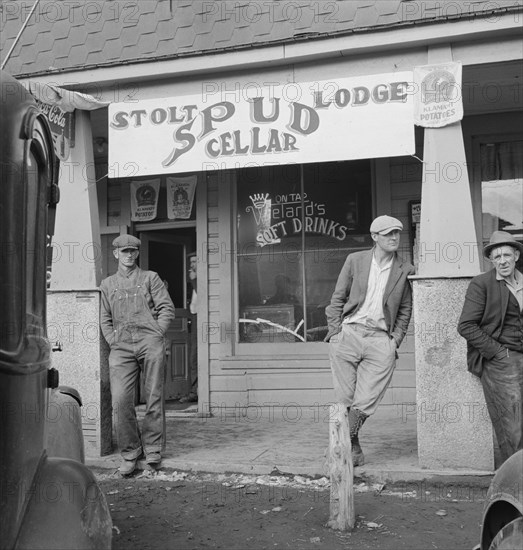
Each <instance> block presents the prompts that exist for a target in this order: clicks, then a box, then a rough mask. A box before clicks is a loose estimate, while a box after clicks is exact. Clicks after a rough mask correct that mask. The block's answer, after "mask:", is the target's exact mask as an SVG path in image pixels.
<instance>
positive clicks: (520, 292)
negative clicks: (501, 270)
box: [496, 269, 523, 311]
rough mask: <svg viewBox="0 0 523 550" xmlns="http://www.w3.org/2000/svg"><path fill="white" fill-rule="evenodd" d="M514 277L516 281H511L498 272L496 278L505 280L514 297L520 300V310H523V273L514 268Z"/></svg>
mask: <svg viewBox="0 0 523 550" xmlns="http://www.w3.org/2000/svg"><path fill="white" fill-rule="evenodd" d="M514 279H515V282H514V283H512V282H509V281H508V280H507V279H505V278H504V277H502V276H501V275H499V274H498V273H496V280H498V281H505V284H506V285H507V288H508V289H509V290H510V292H512V294H513V295H514V298H516V300H517V301H518V304H519V310H520V311H522V310H523V274H522V273H521V272H520V271H518V270H517V269H516V270H514Z"/></svg>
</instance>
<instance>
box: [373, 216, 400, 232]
mask: <svg viewBox="0 0 523 550" xmlns="http://www.w3.org/2000/svg"><path fill="white" fill-rule="evenodd" d="M395 229H399V230H400V231H401V230H402V229H403V224H402V223H401V222H400V221H399V220H397V219H396V218H393V217H392V216H378V217H377V218H376V219H375V220H374V221H373V222H372V223H371V224H370V232H371V233H378V234H379V235H386V234H387V233H390V232H391V231H394V230H395Z"/></svg>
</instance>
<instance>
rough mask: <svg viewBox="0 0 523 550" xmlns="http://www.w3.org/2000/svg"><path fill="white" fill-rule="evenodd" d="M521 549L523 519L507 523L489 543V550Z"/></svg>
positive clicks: (522, 546)
mask: <svg viewBox="0 0 523 550" xmlns="http://www.w3.org/2000/svg"><path fill="white" fill-rule="evenodd" d="M521 548H523V518H522V517H519V518H516V519H514V520H512V521H511V522H510V523H507V525H505V527H503V529H501V531H498V533H497V535H496V536H495V537H494V539H493V540H492V542H491V543H490V547H489V550H521Z"/></svg>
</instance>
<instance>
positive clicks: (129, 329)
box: [100, 267, 174, 346]
mask: <svg viewBox="0 0 523 550" xmlns="http://www.w3.org/2000/svg"><path fill="white" fill-rule="evenodd" d="M100 291H101V306H102V307H101V312H100V327H101V329H102V333H103V335H104V338H105V339H106V340H107V343H108V344H109V345H110V346H112V345H113V344H114V343H115V342H116V341H122V340H128V339H132V340H136V339H139V338H141V337H144V336H147V335H157V336H162V337H163V335H164V334H165V333H166V332H167V329H168V328H169V325H170V323H171V321H172V320H173V319H174V305H173V303H172V300H171V297H170V296H169V293H168V291H167V289H166V288H165V285H164V283H163V281H162V280H161V279H160V277H159V276H158V274H157V273H155V272H154V271H145V270H143V269H140V268H139V267H135V268H134V269H133V270H132V271H130V272H129V273H126V272H124V271H123V270H121V269H118V271H117V272H116V273H115V274H114V275H111V276H110V277H107V278H106V279H104V280H103V281H102V284H101V285H100Z"/></svg>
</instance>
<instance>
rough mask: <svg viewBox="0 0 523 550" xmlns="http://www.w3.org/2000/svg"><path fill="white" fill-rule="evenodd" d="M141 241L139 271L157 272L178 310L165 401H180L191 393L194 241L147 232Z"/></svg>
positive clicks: (170, 333)
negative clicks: (190, 306) (189, 269)
mask: <svg viewBox="0 0 523 550" xmlns="http://www.w3.org/2000/svg"><path fill="white" fill-rule="evenodd" d="M140 240H141V241H142V246H141V252H140V267H141V268H142V269H150V270H151V271H156V272H157V273H158V275H159V276H160V277H161V278H162V279H163V280H164V282H167V289H168V291H169V294H170V295H171V299H172V301H173V303H174V306H175V313H176V317H175V319H174V321H173V322H172V323H171V326H170V327H169V330H168V331H167V334H166V345H167V373H166V376H167V380H166V387H165V399H166V400H169V399H177V398H179V397H182V396H184V395H187V394H188V393H189V391H190V387H189V386H190V377H189V326H188V319H189V318H190V312H189V309H188V308H187V307H186V306H187V254H188V253H189V252H191V251H192V249H193V247H194V239H191V238H190V237H187V236H177V235H176V232H175V231H174V230H171V231H169V233H167V232H161V231H147V232H142V233H141V234H140Z"/></svg>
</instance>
